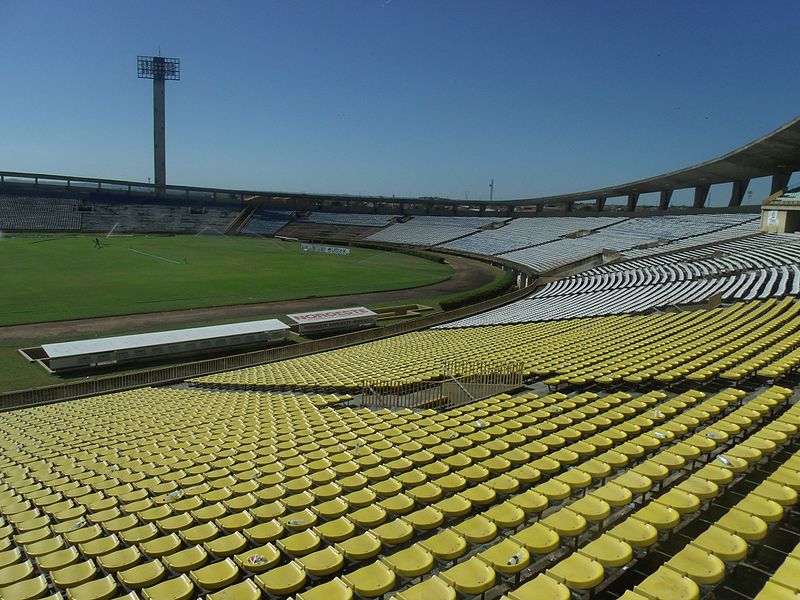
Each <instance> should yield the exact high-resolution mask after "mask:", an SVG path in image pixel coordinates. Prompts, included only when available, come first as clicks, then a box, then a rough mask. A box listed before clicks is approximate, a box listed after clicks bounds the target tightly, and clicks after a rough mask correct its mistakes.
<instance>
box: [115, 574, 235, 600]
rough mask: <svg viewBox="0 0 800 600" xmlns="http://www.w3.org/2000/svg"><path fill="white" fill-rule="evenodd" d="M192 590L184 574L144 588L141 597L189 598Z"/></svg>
mask: <svg viewBox="0 0 800 600" xmlns="http://www.w3.org/2000/svg"><path fill="white" fill-rule="evenodd" d="M194 592H195V589H194V585H193V584H192V581H191V580H190V579H189V578H188V577H187V576H186V575H181V576H180V577H175V578H174V579H167V580H166V581H162V582H161V583H157V584H155V585H152V586H150V587H146V588H144V589H143V590H142V597H143V598H144V599H145V600H189V598H191V597H192V596H193V595H194ZM126 598H127V596H126ZM237 598H238V597H237Z"/></svg>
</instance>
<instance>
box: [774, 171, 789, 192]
mask: <svg viewBox="0 0 800 600" xmlns="http://www.w3.org/2000/svg"><path fill="white" fill-rule="evenodd" d="M791 176H792V172H791V171H779V172H777V173H775V174H774V175H773V176H772V189H771V190H770V196H771V195H772V194H777V193H778V192H779V191H781V190H785V189H786V187H787V186H788V185H789V178H790V177H791Z"/></svg>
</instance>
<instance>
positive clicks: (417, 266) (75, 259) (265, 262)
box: [0, 235, 453, 325]
mask: <svg viewBox="0 0 800 600" xmlns="http://www.w3.org/2000/svg"><path fill="white" fill-rule="evenodd" d="M98 239H99V242H100V247H99V248H97V247H95V237H94V236H76V235H73V236H57V235H21V236H6V237H3V238H0V325H12V324H21V323H39V322H47V321H55V320H65V319H78V318H88V317H100V316H110V315H123V314H137V313H146V312H157V311H166V310H182V309H191V308H201V307H211V306H226V305H233V304H250V303H258V302H270V301H274V300H290V299H299V298H309V297H315V296H332V295H338V294H353V293H363V292H376V291H386V290H395V289H404V288H413V287H418V286H422V285H428V284H433V283H438V282H440V281H443V280H445V279H448V278H449V277H450V276H451V275H452V274H453V271H452V269H451V268H450V267H449V266H447V265H446V264H440V263H436V262H433V261H430V260H425V259H423V258H419V257H416V256H410V255H407V254H401V253H398V252H383V251H379V250H371V249H364V248H351V249H350V251H351V253H350V254H349V255H346V256H342V255H332V254H320V253H301V252H300V249H299V245H298V243H296V242H285V241H280V240H274V239H253V238H244V237H224V236H197V237H195V236H118V237H110V238H106V237H99V238H98Z"/></svg>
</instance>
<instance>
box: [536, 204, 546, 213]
mask: <svg viewBox="0 0 800 600" xmlns="http://www.w3.org/2000/svg"><path fill="white" fill-rule="evenodd" d="M535 206H536V214H537V215H538V214H539V213H540V212H542V209H543V208H544V204H536V205H535Z"/></svg>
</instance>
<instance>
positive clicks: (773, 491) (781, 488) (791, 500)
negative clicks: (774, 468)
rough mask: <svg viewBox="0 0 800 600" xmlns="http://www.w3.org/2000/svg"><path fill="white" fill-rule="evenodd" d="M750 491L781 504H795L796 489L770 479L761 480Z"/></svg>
mask: <svg viewBox="0 0 800 600" xmlns="http://www.w3.org/2000/svg"><path fill="white" fill-rule="evenodd" d="M750 493H751V494H753V495H755V496H759V497H761V498H767V499H769V500H772V501H773V502H777V503H778V504H780V505H781V506H793V505H795V504H797V491H795V490H793V489H792V488H790V487H789V486H787V485H781V484H779V483H774V482H772V481H762V482H761V483H760V484H759V485H758V486H757V487H756V488H755V489H754V490H753V491H752V492H750Z"/></svg>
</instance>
